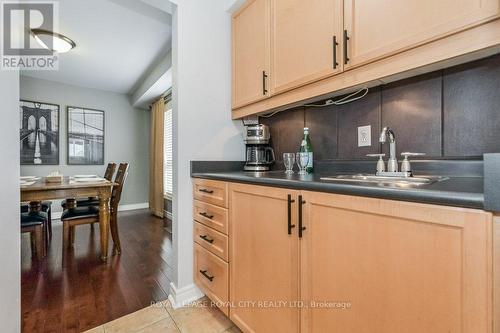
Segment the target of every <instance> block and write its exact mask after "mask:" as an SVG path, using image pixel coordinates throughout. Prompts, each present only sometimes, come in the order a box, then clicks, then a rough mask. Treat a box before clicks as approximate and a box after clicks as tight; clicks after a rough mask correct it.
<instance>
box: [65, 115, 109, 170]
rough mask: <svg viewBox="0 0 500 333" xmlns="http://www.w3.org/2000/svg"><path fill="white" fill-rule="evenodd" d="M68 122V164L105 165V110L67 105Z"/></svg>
mask: <svg viewBox="0 0 500 333" xmlns="http://www.w3.org/2000/svg"><path fill="white" fill-rule="evenodd" d="M66 123H67V126H66V129H67V132H66V133H67V135H66V136H67V140H66V148H67V149H66V151H67V164H68V165H104V150H105V112H104V110H98V109H91V108H87V107H79V106H67V107H66Z"/></svg>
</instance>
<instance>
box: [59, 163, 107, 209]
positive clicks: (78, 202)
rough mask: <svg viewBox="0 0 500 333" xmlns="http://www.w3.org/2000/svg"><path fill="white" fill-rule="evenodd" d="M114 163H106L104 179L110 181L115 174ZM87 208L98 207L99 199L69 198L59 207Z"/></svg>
mask: <svg viewBox="0 0 500 333" xmlns="http://www.w3.org/2000/svg"><path fill="white" fill-rule="evenodd" d="M115 170H116V163H108V166H107V167H106V171H105V172H104V179H106V180H109V181H112V179H113V175H114V174H115ZM87 206H99V199H97V198H95V197H88V198H84V199H77V198H69V199H65V200H63V201H62V202H61V207H62V208H63V209H67V208H74V207H87Z"/></svg>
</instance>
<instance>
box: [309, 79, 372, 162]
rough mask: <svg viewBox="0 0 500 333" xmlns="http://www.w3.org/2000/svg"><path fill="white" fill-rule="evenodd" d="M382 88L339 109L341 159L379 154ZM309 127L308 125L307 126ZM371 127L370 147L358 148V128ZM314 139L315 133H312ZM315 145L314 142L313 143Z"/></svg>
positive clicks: (339, 155)
mask: <svg viewBox="0 0 500 333" xmlns="http://www.w3.org/2000/svg"><path fill="white" fill-rule="evenodd" d="M380 102H381V100H380V88H379V87H377V88H373V89H372V90H371V91H370V92H369V93H368V95H366V96H365V97H364V98H362V99H360V100H358V101H356V102H353V103H347V104H344V105H340V106H338V107H337V114H338V141H337V142H338V148H337V149H338V154H337V157H338V158H339V159H357V158H364V157H365V156H366V154H373V153H378V152H379V145H378V144H376V145H374V144H373V142H378V135H379V134H380V133H379V131H378V130H374V129H377V128H380ZM306 125H307V124H306ZM366 125H371V126H372V131H371V134H372V135H371V141H372V145H371V146H370V147H358V126H366ZM311 138H312V140H313V139H314V132H311ZM313 144H314V142H313Z"/></svg>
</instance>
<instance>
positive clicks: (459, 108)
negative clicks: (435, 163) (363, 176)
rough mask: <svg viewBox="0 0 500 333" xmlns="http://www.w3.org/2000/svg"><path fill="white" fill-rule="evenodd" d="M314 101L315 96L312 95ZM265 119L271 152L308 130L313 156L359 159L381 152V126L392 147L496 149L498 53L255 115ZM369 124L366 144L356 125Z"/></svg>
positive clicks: (459, 151)
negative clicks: (358, 95)
mask: <svg viewBox="0 0 500 333" xmlns="http://www.w3.org/2000/svg"><path fill="white" fill-rule="evenodd" d="M318 104H319V103H318ZM260 121H261V122H262V123H263V124H266V125H269V126H270V127H271V138H272V145H273V147H274V149H275V152H276V159H277V160H282V154H283V153H284V152H295V151H297V150H298V148H299V145H300V141H301V139H302V135H303V127H306V126H307V127H309V128H310V130H311V140H312V144H313V148H314V154H315V156H314V157H315V160H332V159H341V160H349V159H366V154H369V153H378V152H385V153H387V152H388V147H385V146H384V147H382V146H381V145H380V144H379V142H378V136H379V133H380V131H381V129H382V127H384V126H389V127H391V128H392V129H393V130H394V132H395V134H396V142H397V149H398V154H399V153H401V152H403V151H412V152H423V153H426V154H427V157H431V158H432V157H435V158H443V157H444V158H470V157H478V156H482V154H483V153H499V152H500V54H498V55H495V56H493V57H489V58H486V59H482V60H478V61H475V62H471V63H467V64H463V65H460V66H456V67H452V68H449V69H445V70H441V71H437V72H433V73H429V74H424V75H421V76H417V77H413V78H409V79H405V80H402V81H398V82H393V83H391V84H388V85H383V86H380V87H376V88H372V89H370V92H369V93H368V94H367V96H365V97H364V98H362V99H360V100H357V101H354V102H352V103H348V104H344V105H341V106H333V105H332V106H327V107H322V108H318V107H299V108H294V109H291V110H287V111H283V112H280V113H277V114H275V115H274V116H272V117H270V118H263V117H261V118H260ZM366 125H371V131H372V133H371V134H372V138H371V141H372V142H371V143H372V145H371V146H370V147H358V144H357V143H358V139H357V136H358V126H366Z"/></svg>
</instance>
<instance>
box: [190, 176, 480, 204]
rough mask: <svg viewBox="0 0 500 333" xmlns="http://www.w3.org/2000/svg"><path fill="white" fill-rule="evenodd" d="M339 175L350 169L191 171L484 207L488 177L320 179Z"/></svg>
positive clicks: (227, 178) (251, 181)
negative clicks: (400, 181)
mask: <svg viewBox="0 0 500 333" xmlns="http://www.w3.org/2000/svg"><path fill="white" fill-rule="evenodd" d="M209 169H211V170H209ZM240 170H241V169H240ZM339 174H346V172H331V171H329V172H328V171H323V172H316V173H314V174H311V175H304V176H300V175H298V174H297V173H294V174H293V175H287V174H285V173H284V172H283V171H268V172H244V171H234V169H233V170H231V168H228V167H225V168H222V169H221V170H220V171H219V170H214V169H213V168H207V169H206V170H203V168H192V173H191V175H192V177H194V178H204V179H214V180H223V181H229V182H238V183H247V184H255V185H264V186H274V187H282V188H290V189H297V190H309V191H318V192H328V193H338V194H348V195H359V196H365V197H375V198H384V199H393V200H403V201H413V202H422V203H431V204H439V205H448V206H458V207H469V208H479V209H483V208H484V189H483V187H484V184H483V182H484V180H483V177H480V176H477V175H474V176H470V175H468V176H455V175H453V176H451V175H449V176H448V177H449V178H448V179H446V180H443V181H439V182H436V183H433V184H429V185H424V186H420V187H408V188H401V187H390V186H381V185H378V184H374V183H349V182H337V181H325V180H321V179H320V178H321V177H324V176H335V175H339ZM418 175H423V174H418Z"/></svg>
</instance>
